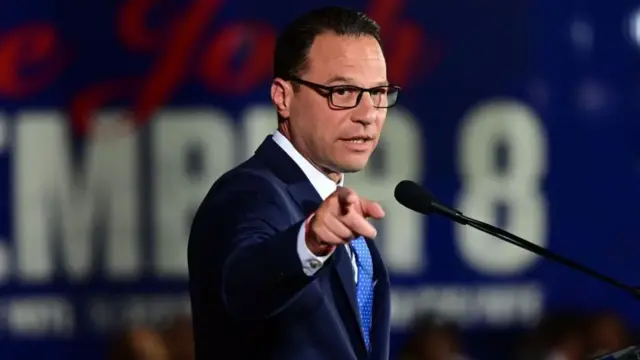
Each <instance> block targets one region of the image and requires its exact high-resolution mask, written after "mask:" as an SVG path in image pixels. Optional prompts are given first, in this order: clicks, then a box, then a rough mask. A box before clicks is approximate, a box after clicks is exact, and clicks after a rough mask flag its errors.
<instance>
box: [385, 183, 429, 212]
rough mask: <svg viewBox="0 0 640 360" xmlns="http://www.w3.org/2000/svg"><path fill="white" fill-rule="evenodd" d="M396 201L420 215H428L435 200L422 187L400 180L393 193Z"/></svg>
mask: <svg viewBox="0 0 640 360" xmlns="http://www.w3.org/2000/svg"><path fill="white" fill-rule="evenodd" d="M393 196H394V197H395V198H396V200H397V201H398V202H399V203H400V204H402V205H404V206H405V207H407V208H409V209H411V210H413V211H416V212H419V213H422V214H429V213H432V212H433V211H434V209H433V203H434V201H435V199H434V198H433V196H431V194H430V193H429V192H428V191H427V190H426V189H425V188H423V187H422V186H420V185H418V184H416V183H415V182H413V181H410V180H402V181H400V182H399V183H398V185H396V189H395V191H394V192H393Z"/></svg>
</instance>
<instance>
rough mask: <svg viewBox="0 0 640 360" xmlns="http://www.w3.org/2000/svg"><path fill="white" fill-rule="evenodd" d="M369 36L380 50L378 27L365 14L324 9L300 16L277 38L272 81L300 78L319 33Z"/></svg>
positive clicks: (345, 9)
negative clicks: (277, 78)
mask: <svg viewBox="0 0 640 360" xmlns="http://www.w3.org/2000/svg"><path fill="white" fill-rule="evenodd" d="M330 32H332V33H335V34H337V35H350V36H363V35H364V36H371V37H373V38H375V39H376V40H377V41H378V43H379V44H380V47H382V40H381V39H380V26H379V25H378V24H377V23H376V22H375V21H373V19H371V18H370V17H368V16H367V15H366V14H365V13H362V12H359V11H355V10H351V9H349V8H344V7H338V6H327V7H322V8H319V9H315V10H312V11H310V12H307V13H305V14H303V15H302V16H300V17H298V18H297V19H295V20H294V21H293V22H292V23H291V24H289V25H288V26H287V27H286V28H285V29H284V30H283V31H282V33H281V34H280V36H278V39H277V40H276V47H275V52H274V59H273V73H274V76H275V77H279V78H284V79H286V78H288V77H290V76H300V75H301V73H302V72H303V71H304V70H305V69H306V66H307V55H308V54H309V49H310V48H311V45H312V44H313V41H314V40H315V38H316V36H318V35H320V34H323V33H330Z"/></svg>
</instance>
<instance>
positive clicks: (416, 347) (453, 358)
mask: <svg viewBox="0 0 640 360" xmlns="http://www.w3.org/2000/svg"><path fill="white" fill-rule="evenodd" d="M398 360H468V358H467V357H465V356H463V355H462V348H461V344H460V333H459V329H458V326H457V325H456V324H455V323H453V322H448V321H446V320H444V319H441V318H439V317H438V316H435V315H432V314H425V315H422V316H420V317H418V318H417V319H416V320H415V322H414V325H413V326H412V327H411V330H410V332H409V339H408V340H407V342H406V343H405V345H404V347H403V348H402V349H401V350H400V353H399V356H398Z"/></svg>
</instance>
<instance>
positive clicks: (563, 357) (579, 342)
mask: <svg viewBox="0 0 640 360" xmlns="http://www.w3.org/2000/svg"><path fill="white" fill-rule="evenodd" d="M586 345H587V344H586V337H585V317H584V316H582V315H581V314H574V313H554V314H549V315H547V316H545V317H544V318H543V319H542V320H541V321H540V323H539V324H538V326H537V328H536V329H535V330H534V332H533V334H532V338H531V340H530V343H529V344H527V345H526V346H525V347H524V348H523V349H522V352H521V354H520V357H519V359H523V360H582V359H584V357H585V355H586V354H587V347H586Z"/></svg>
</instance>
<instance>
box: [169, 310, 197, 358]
mask: <svg viewBox="0 0 640 360" xmlns="http://www.w3.org/2000/svg"><path fill="white" fill-rule="evenodd" d="M192 326H193V324H192V322H191V318H190V317H188V316H177V317H175V318H174V319H173V320H172V321H171V322H170V323H169V326H167V327H166V328H165V329H164V331H163V332H162V338H163V339H164V343H165V345H166V347H167V351H168V353H169V358H170V359H171V360H194V359H195V358H196V356H195V352H194V349H193V327H192Z"/></svg>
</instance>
